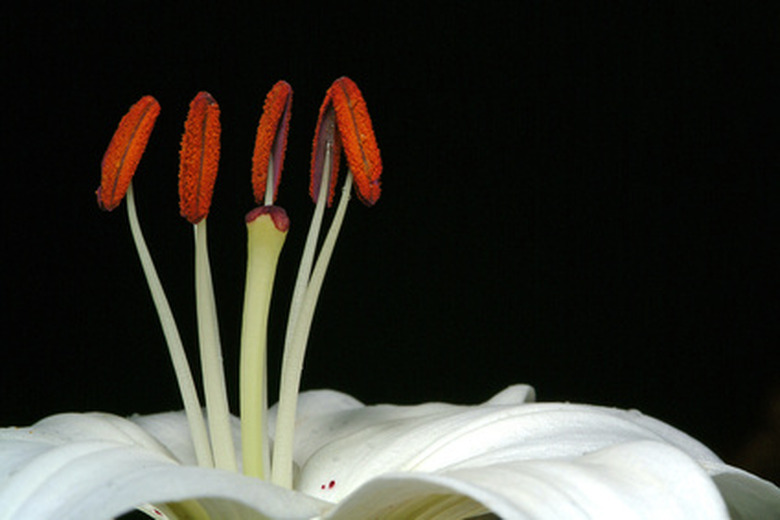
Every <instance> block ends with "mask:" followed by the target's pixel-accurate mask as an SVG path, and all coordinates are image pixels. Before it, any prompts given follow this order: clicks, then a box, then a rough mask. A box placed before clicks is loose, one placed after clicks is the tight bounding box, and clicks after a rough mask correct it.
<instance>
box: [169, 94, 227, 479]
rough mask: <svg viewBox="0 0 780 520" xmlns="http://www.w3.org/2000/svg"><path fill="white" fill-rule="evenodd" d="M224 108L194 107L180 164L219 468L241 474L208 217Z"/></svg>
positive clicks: (201, 103)
mask: <svg viewBox="0 0 780 520" xmlns="http://www.w3.org/2000/svg"><path fill="white" fill-rule="evenodd" d="M219 135H220V124H219V106H218V105H217V102H216V101H214V98H213V97H211V95H210V94H209V93H208V92H200V93H198V95H197V96H195V99H193V100H192V103H190V110H189V113H188V114H187V120H186V122H185V123H184V135H183V136H182V140H181V152H180V154H179V156H180V162H179V207H180V209H181V214H182V216H183V217H185V218H186V219H187V220H188V221H189V222H191V223H192V224H193V225H194V231H195V296H196V308H197V315H198V340H199V343H200V356H201V367H202V372H203V389H204V394H205V396H206V409H207V412H208V413H207V417H208V422H209V433H210V434H211V446H212V451H213V453H214V464H215V465H216V467H217V468H220V469H227V470H231V471H235V470H236V469H237V461H236V456H235V449H234V447H233V435H232V430H231V426H230V409H229V406H228V399H227V388H226V384H225V374H224V370H223V363H222V347H221V345H220V339H219V323H218V319H217V307H216V303H215V301H214V288H213V284H212V279H211V268H210V266H209V256H208V241H207V231H206V230H207V227H206V216H207V215H208V212H209V207H210V206H211V197H212V194H213V192H214V183H215V182H216V179H217V169H218V167H219Z"/></svg>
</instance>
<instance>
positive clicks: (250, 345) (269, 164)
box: [239, 81, 292, 479]
mask: <svg viewBox="0 0 780 520" xmlns="http://www.w3.org/2000/svg"><path fill="white" fill-rule="evenodd" d="M291 103H292V89H291V88H290V85H288V84H287V83H286V82H284V81H279V82H277V83H276V85H274V87H273V88H272V89H271V91H270V92H269V93H268V95H267V96H266V99H265V103H264V106H263V114H262V116H261V117H260V122H259V124H258V127H257V138H256V139H255V152H254V154H253V158H252V188H253V191H254V196H255V200H256V201H257V203H258V204H260V203H264V205H263V206H260V207H258V208H255V209H254V210H252V211H250V212H249V214H247V217H246V225H247V235H248V240H247V273H246V286H245V292H244V316H243V320H242V329H241V363H240V394H239V396H240V402H241V451H242V460H243V470H244V474H246V475H250V476H253V477H258V478H262V479H265V478H268V476H269V468H270V452H269V449H268V428H267V425H266V415H267V411H268V385H267V371H268V369H267V366H266V363H267V361H266V360H267V329H268V312H269V309H270V305H271V295H272V293H273V285H274V278H275V275H276V264H277V262H278V259H279V254H280V253H281V250H282V246H283V245H284V239H285V237H286V236H287V230H288V229H289V226H290V221H289V219H288V218H287V214H286V213H285V211H284V210H283V209H282V208H280V207H278V206H273V205H272V204H273V201H274V200H275V199H276V192H277V189H278V187H279V181H280V179H281V174H282V167H283V164H284V152H285V148H286V145H287V129H288V124H289V121H290V110H291Z"/></svg>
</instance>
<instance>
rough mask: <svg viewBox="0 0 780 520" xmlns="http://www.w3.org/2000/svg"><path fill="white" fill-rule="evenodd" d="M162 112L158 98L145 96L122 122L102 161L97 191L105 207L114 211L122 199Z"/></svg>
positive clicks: (103, 207) (100, 204) (102, 206)
mask: <svg viewBox="0 0 780 520" xmlns="http://www.w3.org/2000/svg"><path fill="white" fill-rule="evenodd" d="M159 114H160V104H159V103H158V102H157V100H156V99H154V98H153V97H152V96H144V97H142V98H141V99H140V100H139V101H138V102H137V103H136V104H134V105H133V106H132V107H130V110H129V111H128V112H127V114H125V116H124V117H123V118H122V120H121V121H120V122H119V126H118V127H117V129H116V132H114V136H113V137H112V138H111V142H110V143H109V145H108V149H107V150H106V153H105V154H104V155H103V162H102V163H101V177H100V186H99V187H98V189H97V192H96V194H97V199H98V205H99V206H100V207H101V209H104V210H106V211H111V210H113V209H114V208H116V207H117V206H119V203H120V202H122V199H123V198H124V197H125V194H126V193H127V189H128V188H129V187H130V181H131V180H132V179H133V174H135V170H136V168H138V163H139V162H140V161H141V156H142V155H143V153H144V150H145V149H146V143H147V142H149V136H150V135H151V134H152V129H153V128H154V123H155V121H156V120H157V116H158V115H159Z"/></svg>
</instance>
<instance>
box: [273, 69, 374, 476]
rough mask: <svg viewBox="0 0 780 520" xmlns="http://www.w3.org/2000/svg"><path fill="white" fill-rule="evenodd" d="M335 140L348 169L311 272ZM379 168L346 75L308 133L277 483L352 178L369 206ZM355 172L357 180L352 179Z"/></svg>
mask: <svg viewBox="0 0 780 520" xmlns="http://www.w3.org/2000/svg"><path fill="white" fill-rule="evenodd" d="M341 142H344V151H345V153H346V152H347V149H350V150H351V152H350V153H349V154H348V155H347V162H348V164H349V170H348V171H347V177H346V180H345V182H344V188H343V190H342V195H341V199H340V200H339V205H338V208H337V209H336V214H335V215H334V217H333V221H332V222H331V226H330V229H329V230H328V234H327V235H326V237H325V241H324V242H323V244H322V249H321V250H320V254H319V257H318V258H317V261H316V264H315V265H314V270H313V271H312V270H311V265H312V259H313V257H314V250H315V248H316V244H317V237H318V234H319V228H320V223H321V220H322V212H323V211H324V206H325V199H326V196H325V195H326V192H328V193H329V196H328V197H327V202H328V204H330V202H331V200H332V198H333V190H334V180H335V176H336V171H337V169H338V157H339V154H338V150H339V149H340V143H341ZM353 168H355V169H357V170H358V172H359V173H358V175H354V172H353V171H352V169H353ZM381 172H382V161H381V158H380V156H379V148H378V146H377V144H376V140H375V138H374V132H373V130H372V128H371V119H370V118H369V116H368V110H367V108H366V105H365V101H364V100H363V97H362V95H361V94H360V91H359V90H358V88H357V86H356V85H355V84H354V83H353V82H352V80H350V79H349V78H346V77H343V78H340V79H338V80H336V81H335V82H334V83H333V85H332V86H331V88H330V89H328V93H327V94H326V96H325V100H324V101H323V103H322V106H321V107H320V115H319V119H318V121H317V131H316V134H315V137H314V144H313V151H312V172H311V173H312V175H311V184H310V188H309V189H310V192H311V194H312V198H313V199H314V201H315V202H316V204H317V206H316V209H315V215H314V218H313V219H312V224H311V227H310V229H309V235H308V237H307V239H306V245H305V247H304V253H303V259H302V261H301V266H300V269H299V271H298V279H297V280H296V284H295V291H294V292H293V298H292V304H291V308H290V317H289V321H288V323H287V334H286V337H285V347H284V356H283V359H282V375H281V384H280V388H279V407H278V412H277V418H276V433H275V436H274V452H273V463H272V471H273V475H272V481H273V482H274V483H275V484H277V485H280V486H284V487H288V488H290V487H292V477H293V474H292V452H293V433H294V428H295V413H296V408H297V399H298V388H299V386H300V378H301V371H302V369H303V357H304V354H305V351H306V342H307V340H308V336H309V331H310V329H311V323H312V320H313V318H314V310H315V308H316V305H317V299H318V297H319V292H320V289H321V288H322V283H323V281H324V278H325V272H326V271H327V267H328V263H329V262H330V258H331V255H332V253H333V250H334V247H335V245H336V239H337V237H338V233H339V230H340V229H341V224H342V222H343V220H344V215H345V213H346V209H347V202H348V201H349V198H350V190H351V187H352V183H353V178H354V179H355V184H356V185H357V191H358V197H359V198H360V199H361V201H363V203H364V204H366V205H368V206H371V205H373V204H374V203H375V202H376V201H377V199H378V198H379V195H380V184H379V176H380V174H381ZM358 177H359V178H360V181H358V180H357V179H358Z"/></svg>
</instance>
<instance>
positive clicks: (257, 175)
mask: <svg viewBox="0 0 780 520" xmlns="http://www.w3.org/2000/svg"><path fill="white" fill-rule="evenodd" d="M291 106H292V87H290V85H289V83H287V82H286V81H279V82H277V83H276V84H275V85H274V86H273V88H272V89H271V91H270V92H268V95H267V96H266V98H265V103H264V105H263V115H262V116H261V117H260V123H259V124H258V125H257V138H256V139H255V152H254V155H253V156H252V189H253V191H254V195H255V202H257V203H258V204H265V205H266V206H270V205H271V204H273V203H274V201H275V200H276V192H277V190H278V188H279V180H280V179H281V176H282V165H283V164H284V153H285V150H286V148H287V131H288V128H289V124H290V108H291Z"/></svg>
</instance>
